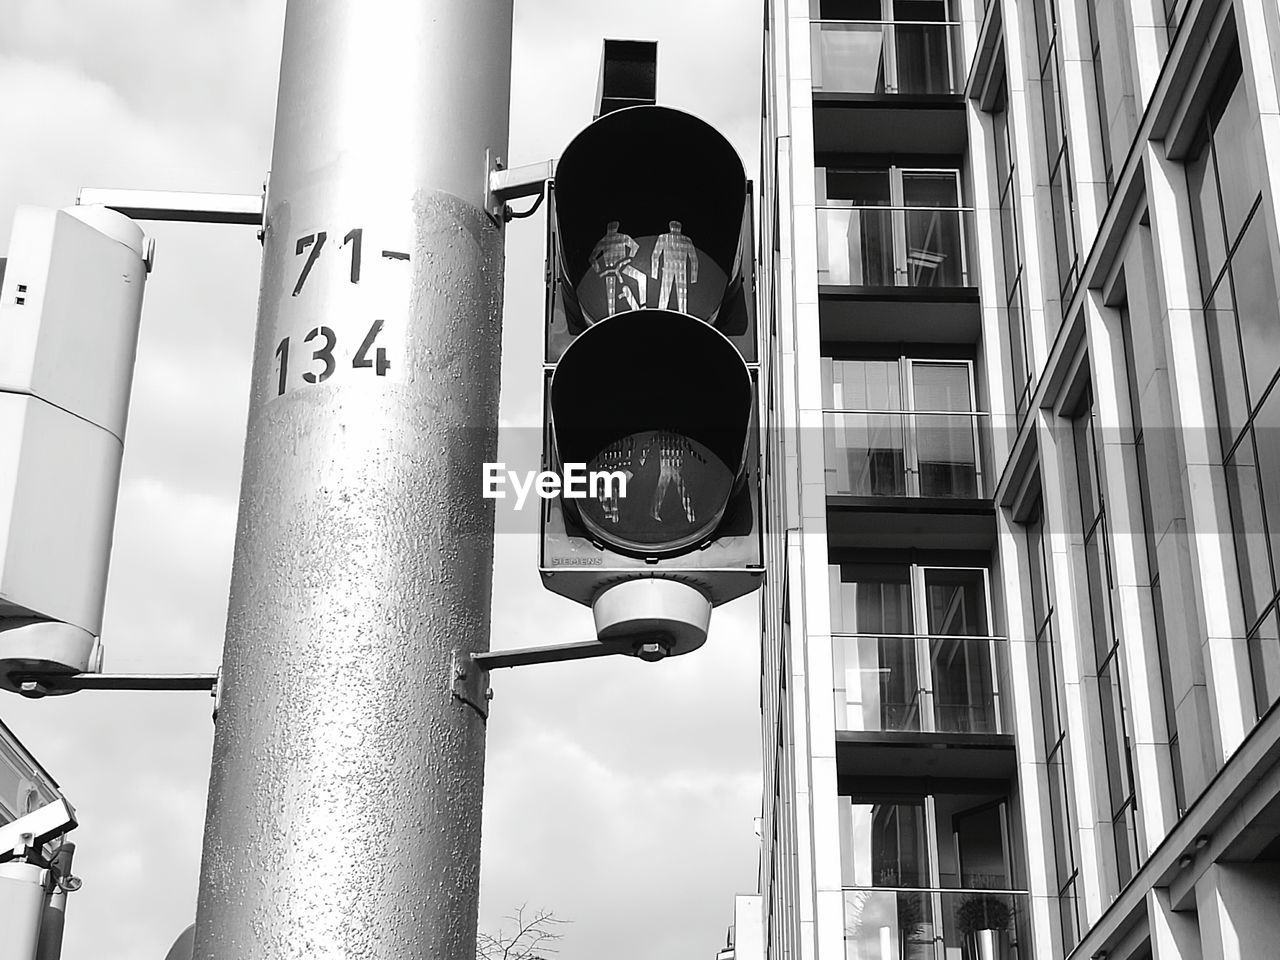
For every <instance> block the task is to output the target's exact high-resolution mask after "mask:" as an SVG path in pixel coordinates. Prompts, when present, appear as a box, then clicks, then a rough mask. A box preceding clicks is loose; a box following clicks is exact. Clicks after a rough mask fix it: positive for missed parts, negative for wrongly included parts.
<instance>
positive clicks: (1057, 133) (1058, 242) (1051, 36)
mask: <svg viewBox="0 0 1280 960" xmlns="http://www.w3.org/2000/svg"><path fill="white" fill-rule="evenodd" d="M1033 9H1034V12H1035V21H1036V40H1037V49H1038V50H1039V54H1040V95H1041V102H1042V104H1043V106H1044V133H1045V153H1046V156H1047V157H1048V160H1049V204H1050V208H1051V211H1052V214H1053V240H1054V248H1055V250H1056V251H1057V254H1058V282H1059V287H1058V289H1059V294H1060V296H1061V298H1062V300H1063V301H1066V300H1067V298H1068V297H1069V295H1070V293H1071V291H1072V290H1074V289H1075V285H1076V281H1077V279H1078V276H1077V269H1078V254H1077V250H1076V247H1077V240H1076V222H1075V200H1074V198H1073V196H1072V187H1071V158H1070V156H1069V155H1068V152H1067V130H1066V121H1065V118H1064V116H1063V112H1062V99H1061V93H1060V89H1059V88H1060V87H1061V80H1060V78H1059V72H1058V71H1059V67H1058V42H1057V41H1058V16H1057V9H1056V6H1055V0H1035V2H1034V5H1033Z"/></svg>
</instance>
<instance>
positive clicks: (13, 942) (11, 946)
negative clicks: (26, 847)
mask: <svg viewBox="0 0 1280 960" xmlns="http://www.w3.org/2000/svg"><path fill="white" fill-rule="evenodd" d="M48 876H49V871H47V870H45V869H44V868H43V867H40V866H37V865H36V864H34V863H27V862H26V861H22V860H11V861H9V862H8V863H0V960H36V947H37V945H38V944H39V942H40V921H41V919H42V918H43V916H44V904H45V883H46V881H47V880H48Z"/></svg>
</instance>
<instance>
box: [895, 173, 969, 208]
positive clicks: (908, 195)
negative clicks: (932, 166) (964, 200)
mask: <svg viewBox="0 0 1280 960" xmlns="http://www.w3.org/2000/svg"><path fill="white" fill-rule="evenodd" d="M902 202H903V203H904V204H906V205H907V206H908V207H958V206H959V205H960V197H959V193H958V191H957V187H956V175H955V174H954V173H923V172H910V171H904V172H903V174H902Z"/></svg>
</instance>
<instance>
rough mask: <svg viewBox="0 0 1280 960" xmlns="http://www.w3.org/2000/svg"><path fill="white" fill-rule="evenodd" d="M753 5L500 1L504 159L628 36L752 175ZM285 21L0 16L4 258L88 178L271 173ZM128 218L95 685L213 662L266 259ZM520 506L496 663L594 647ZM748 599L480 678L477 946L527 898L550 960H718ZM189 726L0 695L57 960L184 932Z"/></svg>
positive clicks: (536, 270) (745, 764)
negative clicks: (689, 623)
mask: <svg viewBox="0 0 1280 960" xmlns="http://www.w3.org/2000/svg"><path fill="white" fill-rule="evenodd" d="M423 2H430V0H423ZM477 2H478V0H477ZM759 7H760V4H759V2H758V0H697V2H688V0H645V2H644V3H638V2H629V3H616V2H612V0H516V14H515V17H516V19H515V42H514V62H513V78H512V89H513V94H512V124H511V145H510V152H509V156H510V161H511V163H513V164H521V163H531V162H535V161H539V160H543V159H546V158H548V157H551V156H555V155H557V154H558V152H559V151H560V149H561V148H562V147H563V146H564V144H565V143H567V142H568V140H569V139H570V138H571V136H572V135H573V133H574V132H575V131H576V129H577V128H579V127H580V126H582V125H583V124H585V123H587V122H588V121H589V120H590V118H591V110H592V105H593V98H594V94H595V88H596V80H597V71H598V68H599V56H600V41H601V39H602V38H603V37H619V38H638V39H653V40H658V41H659V68H658V76H659V89H658V97H659V101H660V102H663V103H666V104H669V105H672V106H677V107H681V108H683V109H686V110H689V111H691V112H694V113H697V114H699V115H700V116H702V117H704V118H705V119H707V120H709V121H710V122H711V123H713V124H715V125H716V126H718V127H719V128H720V129H721V130H722V131H723V132H724V133H725V134H726V135H728V136H729V138H730V139H731V140H732V141H733V143H734V144H735V145H736V146H737V147H738V150H739V152H740V153H741V155H742V157H743V160H744V162H745V163H746V165H747V168H748V171H754V170H755V168H756V166H757V146H756V138H757V134H758V123H759V121H758V118H759V90H760V82H759V63H760V24H761V19H762V14H761V11H760V9H759ZM283 13H284V0H218V2H209V0H5V3H4V13H3V17H2V21H3V22H2V23H0V130H3V131H4V136H3V138H2V140H0V242H7V241H4V240H3V238H7V237H8V234H9V226H10V222H11V219H12V216H13V210H14V207H15V206H16V205H17V204H20V203H31V204H40V205H44V206H52V207H57V206H64V205H67V204H70V203H72V202H74V199H75V195H76V191H77V190H78V189H79V188H80V187H85V186H95V187H130V188H140V189H174V190H203V191H215V192H226V193H257V192H258V190H259V188H260V186H261V182H262V177H263V174H264V172H265V171H266V170H267V169H268V167H269V163H270V152H271V128H272V121H273V115H274V110H275V86H276V77H277V70H278V65H279V51H280V39H281V31H282V28H283ZM544 222H545V221H544V220H543V218H542V217H541V215H539V216H536V217H534V218H532V219H530V220H525V221H519V222H517V223H514V224H512V225H511V227H510V228H509V232H508V240H507V285H506V304H507V307H506V334H505V342H504V357H505V362H504V366H503V387H502V416H503V422H504V425H505V426H507V427H508V430H507V431H506V432H505V433H504V443H505V444H507V447H506V449H504V453H505V455H506V459H507V460H509V461H513V465H516V464H519V463H520V459H521V457H522V456H525V454H524V453H523V450H524V449H527V446H528V445H527V444H519V445H511V441H510V439H507V438H516V437H518V436H519V434H520V430H519V428H520V427H522V426H525V427H532V426H535V425H536V423H537V421H538V416H539V408H538V382H539V376H540V367H539V364H538V362H537V360H538V346H537V344H538V343H539V333H540V331H539V325H540V324H541V322H542V317H541V312H540V311H541V292H540V284H541V272H542V256H543V231H544ZM146 228H147V230H148V232H149V233H150V234H151V235H152V236H154V237H155V239H156V245H157V262H156V268H155V272H154V273H153V274H152V276H151V278H150V280H149V281H148V285H147V294H146V306H145V311H144V314H143V322H142V335H141V340H140V344H139V350H138V364H137V369H136V374H135V379H134V389H133V402H132V407H131V411H130V419H129V432H128V438H127V443H126V447H125V462H124V473H123V478H122V484H121V490H120V506H119V513H118V516H117V521H116V533H115V547H114V554H113V558H112V566H111V579H110V582H109V587H108V597H107V609H106V620H105V625H104V628H103V639H104V642H105V644H106V647H107V658H108V659H107V667H108V669H109V670H112V671H120V672H126V671H128V672H143V671H145V672H185V671H212V670H213V669H215V668H216V667H217V665H218V662H219V660H220V650H221V644H222V634H223V625H224V620H225V612H226V599H227V589H228V583H229V579H230V569H231V549H232V540H233V535H234V529H235V517H236V499H237V492H238V487H239V474H240V463H241V452H242V447H243V441H244V424H245V415H246V409H247V400H248V389H249V387H248V373H249V368H250V353H251V348H252V334H253V325H254V319H255V302H256V295H257V280H258V257H259V252H260V248H259V246H258V243H257V240H256V239H255V236H254V231H253V230H252V228H247V227H228V226H198V225H166V224H150V225H146ZM515 446H519V447H521V448H522V450H521V451H519V452H518V451H517V450H516V449H515V448H514V447H515ZM527 465H528V466H529V467H533V466H535V464H534V463H532V462H529V463H528V464H527ZM510 503H511V501H507V504H508V505H509V504H510ZM526 513H527V514H528V515H527V516H525V515H519V516H515V515H508V516H505V517H502V518H500V523H499V525H500V528H501V529H502V531H503V532H502V533H501V534H500V535H499V537H498V544H497V551H496V559H495V576H494V602H493V630H494V634H493V646H494V647H495V648H499V647H517V646H530V645H536V644H542V643H553V642H564V641H571V640H580V639H586V638H588V637H590V635H591V619H590V614H589V612H588V611H587V610H586V608H581V607H576V606H574V605H573V604H571V603H570V602H569V601H566V600H563V599H561V598H559V597H555V596H552V595H551V594H548V593H546V592H544V591H543V590H542V587H541V585H540V582H539V579H538V576H537V571H536V546H537V543H536V538H535V537H534V536H533V530H534V514H533V511H526ZM756 602H757V601H756V600H755V598H746V599H744V600H741V601H738V602H736V603H734V604H731V605H728V606H726V607H723V608H720V609H718V610H717V611H716V613H715V616H714V617H713V620H712V631H711V638H710V640H709V642H708V644H707V646H706V647H705V648H704V649H703V650H701V651H699V652H697V653H696V654H694V655H691V656H688V657H684V658H681V659H679V660H676V661H672V662H670V663H665V664H658V665H648V664H644V663H641V662H638V661H632V660H630V659H626V660H620V661H618V662H611V661H590V662H585V663H580V664H562V665H550V666H541V667H526V668H521V669H519V670H516V671H504V672H501V673H499V674H497V675H495V677H494V682H493V686H494V688H495V691H496V700H495V702H494V705H493V715H492V718H491V720H490V722H489V746H488V756H487V761H486V788H485V812H484V857H483V871H482V886H481V889H482V899H481V925H482V927H483V928H484V929H487V930H489V931H491V932H496V931H497V930H498V928H499V927H501V926H502V924H503V919H502V918H503V917H504V915H506V914H508V913H510V912H511V911H512V910H513V909H514V908H516V907H518V906H519V905H521V904H528V905H529V907H531V908H538V907H542V908H547V909H550V910H553V911H554V912H555V913H556V914H557V915H558V916H560V917H563V918H565V919H567V920H570V921H572V923H571V924H570V925H567V926H566V927H564V928H563V931H564V939H563V941H562V942H561V951H560V957H561V958H563V960H588V958H592V960H595V958H599V957H605V956H608V957H610V958H611V960H646V958H655V960H656V958H661V960H679V958H685V957H688V958H702V960H709V958H710V957H711V955H712V954H713V953H714V951H715V950H716V948H717V947H718V945H719V944H720V943H721V942H722V940H723V936H724V929H725V926H726V925H727V924H728V923H729V921H730V915H731V909H732V896H733V894H734V893H735V892H745V891H750V890H754V889H755V882H756V881H755V875H756V860H757V841H756V838H755V835H754V832H753V820H754V818H755V817H756V816H757V815H758V814H759V806H760V788H759V783H758V779H759V773H758V771H759V758H758V754H759V732H758V728H759V713H758V675H757V659H758V650H757V634H756V627H755V624H756ZM210 708H211V702H210V701H209V700H208V699H207V698H206V697H205V696H203V695H201V694H189V693H188V694H162V693H150V694H143V693H139V694H121V693H116V694H109V693H81V694H77V695H75V696H73V697H68V698H61V699H57V700H50V701H45V702H40V703H28V702H25V701H22V700H20V699H19V698H17V697H7V696H6V697H5V698H4V699H3V700H0V718H3V720H4V721H5V722H6V723H7V724H9V726H10V727H12V729H13V730H14V731H15V732H16V733H17V734H18V736H19V737H20V738H21V739H22V740H23V741H24V743H25V744H26V745H27V746H28V748H29V749H30V750H31V751H32V752H33V753H35V754H36V756H37V757H38V758H39V759H40V760H41V762H42V763H44V765H45V766H46V767H47V768H48V769H49V771H50V772H51V773H52V774H53V776H54V777H55V778H56V779H57V780H58V781H59V782H60V784H61V785H62V787H63V789H64V791H65V793H66V795H67V797H68V799H69V800H70V801H71V802H72V804H73V805H74V806H75V807H76V809H77V811H78V813H79V816H80V822H81V826H80V828H79V829H78V830H77V831H76V832H75V834H74V836H73V838H74V839H75V840H76V841H77V844H78V850H77V855H76V873H77V874H79V875H80V876H82V877H83V878H84V887H83V889H82V890H81V891H80V892H78V893H76V894H75V895H74V896H73V897H72V898H71V902H70V905H69V913H68V932H67V939H66V946H65V950H64V958H65V960H147V958H155V960H161V958H163V956H164V954H165V952H166V950H167V949H168V947H169V946H170V944H171V943H172V942H173V939H174V937H175V936H176V935H177V934H178V933H179V931H181V930H182V928H183V927H185V926H186V925H187V924H188V923H190V921H191V919H192V917H193V915H194V909H195V898H196V884H197V878H198V870H199V857H200V839H201V829H202V823H203V818H204V805H205V795H206V790H207V785H208V764H209V757H210V749H211V746H212V740H213V726H212V724H211V723H210V718H209V713H210Z"/></svg>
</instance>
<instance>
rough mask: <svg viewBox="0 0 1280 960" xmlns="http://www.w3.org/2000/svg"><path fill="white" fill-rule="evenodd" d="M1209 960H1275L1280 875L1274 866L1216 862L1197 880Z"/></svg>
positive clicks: (1279, 925)
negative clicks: (1256, 959) (1255, 958)
mask: <svg viewBox="0 0 1280 960" xmlns="http://www.w3.org/2000/svg"><path fill="white" fill-rule="evenodd" d="M1196 906H1197V908H1198V913H1199V922H1200V937H1201V943H1202V945H1203V949H1204V954H1203V957H1204V960H1252V958H1254V957H1257V958H1262V957H1274V956H1275V955H1276V944H1277V942H1280V872H1278V871H1277V870H1276V868H1275V864H1273V863H1215V864H1214V865H1213V866H1211V867H1210V868H1209V869H1208V870H1206V871H1205V872H1204V874H1203V875H1201V877H1200V879H1199V880H1197V881H1196Z"/></svg>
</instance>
